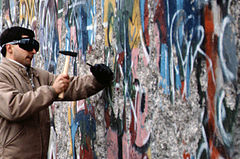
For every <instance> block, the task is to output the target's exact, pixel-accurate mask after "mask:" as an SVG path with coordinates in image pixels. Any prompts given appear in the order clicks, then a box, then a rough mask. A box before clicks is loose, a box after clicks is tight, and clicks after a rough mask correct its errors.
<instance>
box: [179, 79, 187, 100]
mask: <svg viewBox="0 0 240 159" xmlns="http://www.w3.org/2000/svg"><path fill="white" fill-rule="evenodd" d="M184 83H185V81H181V86H182V87H181V88H180V91H181V94H182V95H183V100H184V101H186V96H185V94H184V88H185V87H184V86H185V85H184Z"/></svg>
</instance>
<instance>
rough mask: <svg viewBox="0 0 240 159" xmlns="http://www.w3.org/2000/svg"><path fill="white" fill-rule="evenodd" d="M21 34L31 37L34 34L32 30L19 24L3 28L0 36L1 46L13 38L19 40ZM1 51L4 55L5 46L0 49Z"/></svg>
mask: <svg viewBox="0 0 240 159" xmlns="http://www.w3.org/2000/svg"><path fill="white" fill-rule="evenodd" d="M22 35H27V36H28V37H29V38H33V37H34V36H35V35H34V32H33V31H32V30H30V29H27V28H23V27H19V26H13V27H10V28H7V29H5V30H4V31H3V32H2V34H1V36H0V46H1V47H2V46H3V45H4V44H6V43H9V42H11V41H14V40H20V39H22ZM1 53H2V55H3V56H4V57H5V56H6V47H5V46H4V47H3V48H2V49H1Z"/></svg>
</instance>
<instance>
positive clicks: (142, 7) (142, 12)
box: [139, 0, 145, 33]
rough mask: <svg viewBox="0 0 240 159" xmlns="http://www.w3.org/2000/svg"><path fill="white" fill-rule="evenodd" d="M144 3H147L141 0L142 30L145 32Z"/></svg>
mask: <svg viewBox="0 0 240 159" xmlns="http://www.w3.org/2000/svg"><path fill="white" fill-rule="evenodd" d="M144 4H145V0H140V2H139V5H140V6H139V8H140V14H141V15H140V16H141V23H142V32H143V33H144V31H145V30H144V10H145V8H144Z"/></svg>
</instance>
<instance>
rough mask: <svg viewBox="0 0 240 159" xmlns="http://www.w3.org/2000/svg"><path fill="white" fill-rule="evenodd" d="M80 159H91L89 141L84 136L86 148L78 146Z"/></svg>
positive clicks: (91, 153) (91, 152)
mask: <svg viewBox="0 0 240 159" xmlns="http://www.w3.org/2000/svg"><path fill="white" fill-rule="evenodd" d="M79 156H80V159H93V157H94V156H93V151H92V147H91V140H90V138H89V137H88V136H86V146H83V147H82V145H80V155H79Z"/></svg>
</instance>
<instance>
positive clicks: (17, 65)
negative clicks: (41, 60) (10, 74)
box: [2, 57, 38, 76]
mask: <svg viewBox="0 0 240 159" xmlns="http://www.w3.org/2000/svg"><path fill="white" fill-rule="evenodd" d="M2 63H3V64H5V65H8V66H10V67H14V68H15V69H17V70H19V71H20V72H27V68H26V67H25V66H23V65H22V64H20V63H18V62H17V61H14V60H11V59H7V58H5V57H3V58H2ZM29 73H31V74H34V76H38V73H37V71H36V70H35V69H34V68H33V67H30V68H29Z"/></svg>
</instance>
